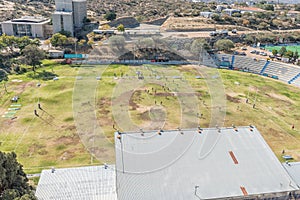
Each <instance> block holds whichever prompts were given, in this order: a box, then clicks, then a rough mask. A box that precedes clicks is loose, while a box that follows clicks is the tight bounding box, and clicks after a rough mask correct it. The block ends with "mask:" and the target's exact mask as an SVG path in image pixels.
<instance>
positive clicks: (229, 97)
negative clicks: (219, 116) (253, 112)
mask: <svg viewBox="0 0 300 200" xmlns="http://www.w3.org/2000/svg"><path fill="white" fill-rule="evenodd" d="M226 99H227V100H228V101H230V102H233V103H240V102H241V99H240V98H238V97H232V96H230V95H228V94H226Z"/></svg>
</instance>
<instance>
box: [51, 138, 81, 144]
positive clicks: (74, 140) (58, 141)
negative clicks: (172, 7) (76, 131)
mask: <svg viewBox="0 0 300 200" xmlns="http://www.w3.org/2000/svg"><path fill="white" fill-rule="evenodd" d="M78 143H79V137H77V136H73V137H71V136H62V137H60V138H58V139H56V140H55V144H56V145H59V144H64V145H71V144H78Z"/></svg>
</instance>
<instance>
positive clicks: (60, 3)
mask: <svg viewBox="0 0 300 200" xmlns="http://www.w3.org/2000/svg"><path fill="white" fill-rule="evenodd" d="M55 7H56V11H66V12H72V11H73V6H72V0H55Z"/></svg>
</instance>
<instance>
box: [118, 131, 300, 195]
mask: <svg viewBox="0 0 300 200" xmlns="http://www.w3.org/2000/svg"><path fill="white" fill-rule="evenodd" d="M159 132H160V133H161V135H160V134H158V133H159ZM159 132H154V131H152V132H144V133H143V134H142V133H124V134H121V135H120V136H121V137H120V138H121V139H118V135H119V134H118V133H116V134H115V146H116V167H117V191H118V200H134V199H139V200H153V199H164V200H174V199H176V200H187V199H188V200H193V199H195V200H199V199H214V198H225V197H243V196H245V195H246V196H247V195H251V196H253V195H258V194H270V193H272V194H273V193H277V194H278V193H281V192H288V191H295V190H297V189H299V188H298V187H297V185H296V183H295V182H294V181H293V180H292V179H291V177H290V176H289V175H288V173H287V172H286V170H285V169H284V168H283V166H282V165H281V163H280V162H279V161H278V159H277V158H276V156H275V155H274V153H273V152H272V150H271V149H270V147H269V146H268V145H267V143H266V142H265V140H264V139H263V138H262V136H261V135H260V133H259V131H258V130H257V129H256V128H255V127H254V128H250V127H238V128H236V129H234V128H221V129H219V128H209V129H203V130H202V131H198V130H197V129H195V130H176V131H159ZM230 152H232V153H230Z"/></svg>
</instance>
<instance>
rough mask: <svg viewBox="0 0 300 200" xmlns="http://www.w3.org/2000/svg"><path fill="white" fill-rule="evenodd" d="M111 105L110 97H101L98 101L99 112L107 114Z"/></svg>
mask: <svg viewBox="0 0 300 200" xmlns="http://www.w3.org/2000/svg"><path fill="white" fill-rule="evenodd" d="M110 105H111V101H110V99H109V98H101V99H100V100H99V101H98V108H99V113H100V114H103V115H107V114H108V113H109V112H110V110H109V108H110Z"/></svg>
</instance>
